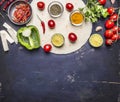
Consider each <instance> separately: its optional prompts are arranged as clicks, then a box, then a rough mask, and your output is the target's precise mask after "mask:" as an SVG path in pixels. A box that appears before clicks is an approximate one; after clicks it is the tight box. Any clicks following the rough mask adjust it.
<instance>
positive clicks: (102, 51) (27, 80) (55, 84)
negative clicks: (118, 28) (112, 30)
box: [0, 0, 120, 102]
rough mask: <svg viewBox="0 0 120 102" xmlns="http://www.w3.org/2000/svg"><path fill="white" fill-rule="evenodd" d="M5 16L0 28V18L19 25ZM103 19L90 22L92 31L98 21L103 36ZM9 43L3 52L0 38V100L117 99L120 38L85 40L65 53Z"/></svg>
mask: <svg viewBox="0 0 120 102" xmlns="http://www.w3.org/2000/svg"><path fill="white" fill-rule="evenodd" d="M85 2H86V1H85ZM110 5H111V3H110V1H109V0H107V4H106V5H105V6H106V7H108V6H110ZM115 5H118V4H117V3H116V4H115ZM1 9H2V7H1ZM0 12H1V13H2V14H3V15H4V16H5V13H4V12H3V11H2V10H1V11H0ZM5 18H6V19H5V20H4V19H3V18H2V17H0V22H1V23H0V24H1V25H0V30H2V29H5V28H3V27H2V24H3V22H7V23H8V24H10V25H11V26H12V27H13V28H15V29H16V30H17V29H18V28H19V26H15V25H13V24H12V23H11V22H10V21H9V19H8V18H7V16H5ZM104 22H105V20H103V19H101V20H99V21H98V22H97V23H95V24H93V31H92V33H95V29H94V28H95V27H96V26H98V25H101V26H103V30H102V31H100V32H99V33H100V34H102V36H103V34H104V31H105V28H104ZM9 47H10V51H9V52H7V53H5V52H4V51H3V48H2V43H1V41H0V82H1V85H0V86H1V89H0V102H120V99H119V96H120V95H119V94H120V41H118V42H116V43H115V44H114V45H113V46H111V47H107V46H105V44H104V45H103V46H102V47H101V48H98V49H95V48H92V47H91V46H90V45H89V43H86V44H85V45H84V46H83V47H82V48H81V49H79V50H78V51H77V52H75V53H72V54H68V55H55V54H51V53H50V54H46V53H44V51H43V50H42V48H40V49H38V50H36V51H31V52H30V51H27V50H26V49H21V47H20V45H19V44H18V45H16V44H13V45H9Z"/></svg>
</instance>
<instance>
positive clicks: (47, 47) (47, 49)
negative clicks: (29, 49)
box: [44, 44, 52, 52]
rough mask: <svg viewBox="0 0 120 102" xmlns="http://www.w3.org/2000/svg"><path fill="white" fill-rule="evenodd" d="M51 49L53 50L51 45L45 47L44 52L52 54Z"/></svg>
mask: <svg viewBox="0 0 120 102" xmlns="http://www.w3.org/2000/svg"><path fill="white" fill-rule="evenodd" d="M51 49H52V46H51V45H50V44H46V45H44V51H45V52H50V51H51Z"/></svg>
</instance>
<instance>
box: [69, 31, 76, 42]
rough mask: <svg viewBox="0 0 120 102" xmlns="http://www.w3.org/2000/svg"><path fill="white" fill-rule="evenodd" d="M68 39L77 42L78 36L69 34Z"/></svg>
mask: <svg viewBox="0 0 120 102" xmlns="http://www.w3.org/2000/svg"><path fill="white" fill-rule="evenodd" d="M68 38H69V40H70V41H71V42H75V41H76V40H77V35H76V34H75V33H69V35H68Z"/></svg>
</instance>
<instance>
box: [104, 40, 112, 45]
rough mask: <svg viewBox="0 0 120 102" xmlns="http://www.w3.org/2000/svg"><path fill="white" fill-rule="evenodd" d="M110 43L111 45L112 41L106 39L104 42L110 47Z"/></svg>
mask: <svg viewBox="0 0 120 102" xmlns="http://www.w3.org/2000/svg"><path fill="white" fill-rule="evenodd" d="M112 43H113V41H112V39H106V40H105V44H106V45H112Z"/></svg>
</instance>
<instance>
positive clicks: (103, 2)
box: [98, 0, 106, 5]
mask: <svg viewBox="0 0 120 102" xmlns="http://www.w3.org/2000/svg"><path fill="white" fill-rule="evenodd" d="M98 2H99V3H100V4H101V5H105V4H106V0H98Z"/></svg>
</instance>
